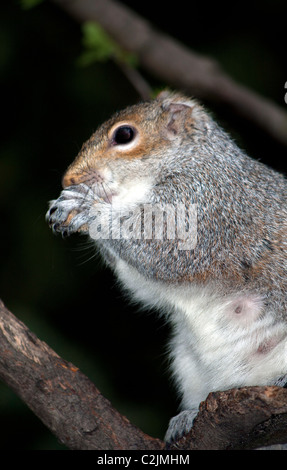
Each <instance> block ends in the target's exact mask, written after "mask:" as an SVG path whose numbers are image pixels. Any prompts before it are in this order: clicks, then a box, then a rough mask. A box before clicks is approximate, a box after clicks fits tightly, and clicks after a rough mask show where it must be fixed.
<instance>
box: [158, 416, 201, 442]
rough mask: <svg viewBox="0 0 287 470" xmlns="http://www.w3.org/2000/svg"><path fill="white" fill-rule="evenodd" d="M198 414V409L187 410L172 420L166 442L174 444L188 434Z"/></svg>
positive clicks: (165, 438)
mask: <svg viewBox="0 0 287 470" xmlns="http://www.w3.org/2000/svg"><path fill="white" fill-rule="evenodd" d="M197 413H198V409H192V410H185V411H182V412H181V413H179V414H178V415H176V416H174V417H173V418H171V420H170V422H169V425H168V430H167V432H166V435H165V437H164V440H165V441H166V442H174V441H176V440H177V439H179V438H180V437H181V436H183V434H187V433H188V432H189V431H190V429H191V428H192V424H193V420H194V418H195V417H196V415H197Z"/></svg>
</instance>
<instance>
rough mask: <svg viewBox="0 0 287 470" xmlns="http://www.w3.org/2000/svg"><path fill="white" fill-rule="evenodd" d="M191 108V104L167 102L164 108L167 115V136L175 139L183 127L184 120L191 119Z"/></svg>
mask: <svg viewBox="0 0 287 470" xmlns="http://www.w3.org/2000/svg"><path fill="white" fill-rule="evenodd" d="M192 108H193V106H189V105H187V104H184V103H179V102H174V103H169V105H168V106H167V107H166V109H165V112H167V116H168V119H167V124H166V131H167V134H168V137H169V138H171V139H175V138H176V137H177V135H178V134H180V133H181V132H182V129H183V128H184V127H185V122H186V121H187V120H191V119H192V118H191V114H192Z"/></svg>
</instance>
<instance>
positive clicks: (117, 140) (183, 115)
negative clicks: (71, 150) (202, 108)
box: [62, 92, 199, 188]
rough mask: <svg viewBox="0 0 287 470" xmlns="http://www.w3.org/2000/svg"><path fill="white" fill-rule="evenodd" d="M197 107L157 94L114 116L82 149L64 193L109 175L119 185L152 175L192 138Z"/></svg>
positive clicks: (67, 177)
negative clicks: (114, 176)
mask: <svg viewBox="0 0 287 470" xmlns="http://www.w3.org/2000/svg"><path fill="white" fill-rule="evenodd" d="M195 107H198V108H199V106H198V105H197V104H196V103H195V102H194V101H193V100H189V99H188V98H186V97H184V96H183V95H181V94H173V93H170V92H161V93H160V94H159V95H158V97H157V98H156V99H154V100H151V101H147V102H143V103H139V104H136V105H133V106H130V107H128V108H126V109H125V110H123V111H120V112H118V113H116V114H115V115H114V116H113V117H112V118H111V119H109V120H108V121H107V122H105V123H104V124H103V125H101V126H100V127H99V129H98V130H97V131H96V132H95V133H94V134H93V135H92V136H91V138H90V139H89V140H88V141H87V142H86V143H85V144H84V145H83V147H82V149H81V151H80V153H79V154H78V156H77V158H76V159H75V161H74V162H73V163H72V164H71V165H70V167H69V168H68V170H67V172H66V173H65V175H64V177H63V181H62V184H63V187H64V188H67V187H68V186H71V185H76V184H79V183H86V184H92V183H93V182H98V181H102V180H104V179H105V178H107V177H108V179H110V178H111V173H116V174H117V175H118V177H119V178H120V179H121V178H123V177H124V175H125V176H127V175H131V176H132V177H133V178H137V177H138V176H140V175H142V174H146V175H148V174H149V175H151V172H152V171H153V169H154V167H155V166H157V167H158V168H159V167H160V166H161V165H162V162H163V160H164V157H165V156H167V155H169V154H174V150H175V149H178V148H179V147H180V144H181V142H182V140H183V139H184V138H186V136H187V135H188V134H190V129H191V128H192V126H193V124H194V116H193V114H194V108H195Z"/></svg>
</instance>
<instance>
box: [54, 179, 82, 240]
mask: <svg viewBox="0 0 287 470" xmlns="http://www.w3.org/2000/svg"><path fill="white" fill-rule="evenodd" d="M79 186H80V185H79ZM88 199H89V197H88V191H85V190H83V188H82V187H74V186H70V187H69V188H67V189H64V190H63V191H62V192H61V195H60V197H59V198H58V199H55V200H54V201H51V202H50V207H49V210H48V212H47V214H46V219H47V221H48V223H49V225H50V227H51V228H52V230H53V231H54V232H59V233H61V234H62V236H63V237H66V236H68V235H70V234H71V233H74V232H77V231H81V232H87V223H88V213H89V204H88Z"/></svg>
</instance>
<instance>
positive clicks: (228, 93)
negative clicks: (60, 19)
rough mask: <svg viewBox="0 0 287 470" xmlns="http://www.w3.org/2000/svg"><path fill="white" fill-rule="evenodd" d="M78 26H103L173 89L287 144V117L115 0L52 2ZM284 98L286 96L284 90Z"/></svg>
mask: <svg viewBox="0 0 287 470" xmlns="http://www.w3.org/2000/svg"><path fill="white" fill-rule="evenodd" d="M53 1H54V2H55V3H56V4H58V5H59V6H60V7H62V8H63V9H64V10H65V11H67V12H68V13H69V14H70V15H72V16H73V17H74V18H75V19H76V20H77V21H80V22H83V21H96V22H98V23H99V24H100V25H101V26H102V27H103V28H104V29H105V30H106V31H107V33H108V34H110V36H112V38H113V39H114V40H116V41H117V42H118V44H119V45H120V46H121V47H123V48H124V49H126V50H127V51H129V52H132V53H134V54H136V55H137V57H138V60H139V63H140V65H141V66H142V67H144V68H145V69H146V70H148V71H149V72H150V73H152V74H153V75H154V76H156V77H158V78H160V79H161V80H163V81H164V82H165V83H167V84H168V85H170V86H173V87H176V88H179V89H183V90H185V91H187V92H188V93H191V94H192V95H194V96H196V97H198V98H200V99H204V100H208V101H210V102H213V103H220V104H221V105H222V106H224V107H225V108H226V109H227V110H228V111H230V112H233V113H236V115H238V116H240V117H241V118H244V119H245V120H246V121H247V122H251V123H252V124H253V125H256V126H257V127H259V128H261V129H262V130H263V131H264V132H265V133H267V134H269V135H270V136H272V137H273V138H275V139H276V140H278V141H279V142H281V143H282V144H284V145H287V113H286V111H284V110H283V109H281V108H280V107H279V106H277V105H275V104H274V103H272V102H271V101H270V100H268V99H266V98H263V97H262V96H259V95H257V94H256V93H254V92H252V91H250V90H248V89H247V88H245V87H244V86H241V85H239V84H238V83H236V82H235V81H234V80H232V79H231V78H230V77H229V76H228V75H226V74H225V73H224V72H223V70H222V69H221V68H220V66H219V65H218V64H217V63H216V62H215V61H214V60H212V59H210V58H207V57H204V56H201V55H199V54H197V53H195V52H193V51H191V50H190V49H188V48H187V47H185V46H184V45H182V44H180V43H179V42H178V41H176V40H174V39H172V38H171V37H169V36H168V35H165V34H163V33H161V32H158V31H156V30H155V29H154V28H153V27H152V26H151V25H150V24H149V23H148V22H147V21H146V20H144V19H143V18H141V17H140V16H139V15H137V14H136V13H134V12H133V11H131V10H130V9H129V8H127V7H126V6H124V5H122V4H120V2H117V1H115V0H53ZM282 93H283V91H282Z"/></svg>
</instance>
